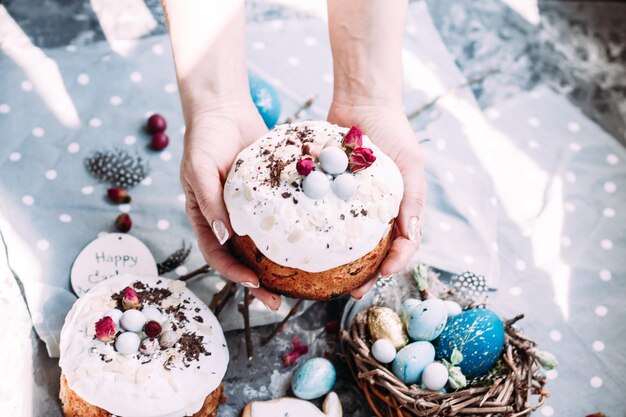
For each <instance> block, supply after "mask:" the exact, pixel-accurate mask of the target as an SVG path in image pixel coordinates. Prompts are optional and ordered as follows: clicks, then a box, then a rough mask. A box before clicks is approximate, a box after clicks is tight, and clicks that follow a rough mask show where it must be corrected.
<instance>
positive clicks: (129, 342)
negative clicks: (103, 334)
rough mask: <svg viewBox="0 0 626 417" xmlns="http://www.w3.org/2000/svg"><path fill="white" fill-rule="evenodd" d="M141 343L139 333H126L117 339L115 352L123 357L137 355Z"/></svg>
mask: <svg viewBox="0 0 626 417" xmlns="http://www.w3.org/2000/svg"><path fill="white" fill-rule="evenodd" d="M129 311H137V310H129ZM140 343H141V340H139V336H138V335H137V333H133V332H124V333H122V334H120V335H119V336H117V338H116V339H115V350H117V351H118V352H119V353H121V354H122V355H132V354H133V353H137V351H138V350H139V344H140Z"/></svg>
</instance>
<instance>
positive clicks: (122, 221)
mask: <svg viewBox="0 0 626 417" xmlns="http://www.w3.org/2000/svg"><path fill="white" fill-rule="evenodd" d="M115 227H116V228H117V230H119V231H120V232H122V233H126V232H128V231H129V230H130V228H131V227H133V221H132V220H131V219H130V216H129V215H128V214H126V213H122V214H120V215H119V216H117V219H115Z"/></svg>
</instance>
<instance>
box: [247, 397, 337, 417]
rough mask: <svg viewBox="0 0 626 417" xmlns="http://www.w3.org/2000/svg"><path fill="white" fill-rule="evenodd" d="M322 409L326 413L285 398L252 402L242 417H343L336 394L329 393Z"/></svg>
mask: <svg viewBox="0 0 626 417" xmlns="http://www.w3.org/2000/svg"><path fill="white" fill-rule="evenodd" d="M322 408H323V409H324V412H321V411H320V410H319V409H318V408H317V407H316V406H314V405H313V404H312V403H310V402H308V401H305V400H300V399H297V398H290V397H284V398H279V399H277V400H271V401H254V402H251V403H249V404H247V405H246V408H244V410H243V416H242V417H270V416H272V417H273V416H276V417H278V416H294V417H295V416H299V417H305V416H306V417H341V416H342V415H343V411H342V409H341V402H340V401H339V397H338V396H337V394H335V393H334V392H329V393H328V395H327V396H326V399H325V400H324V404H323V405H322Z"/></svg>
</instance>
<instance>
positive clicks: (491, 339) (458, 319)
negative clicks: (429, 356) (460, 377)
mask: <svg viewBox="0 0 626 417" xmlns="http://www.w3.org/2000/svg"><path fill="white" fill-rule="evenodd" d="M503 344H504V325H503V324H502V320H500V317H498V315H497V314H496V313H494V312H493V311H491V310H487V309H480V308H475V309H472V310H467V311H464V312H462V313H461V314H459V315H458V316H455V317H452V318H451V319H450V320H449V321H448V324H447V325H446V328H445V329H444V331H443V332H442V333H441V335H440V336H439V338H438V339H437V340H436V341H435V349H436V352H437V359H440V360H441V359H445V360H447V361H450V356H451V355H452V352H453V350H454V349H455V348H456V349H458V350H459V352H461V354H462V355H463V359H462V360H461V363H459V364H458V366H459V367H460V368H461V371H462V372H463V374H464V375H465V376H466V377H467V378H475V377H479V376H481V375H484V374H486V373H487V372H489V370H490V369H491V367H492V366H493V365H494V364H495V363H496V361H497V360H498V357H499V356H500V353H502V346H503Z"/></svg>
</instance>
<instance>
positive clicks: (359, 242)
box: [224, 121, 404, 272]
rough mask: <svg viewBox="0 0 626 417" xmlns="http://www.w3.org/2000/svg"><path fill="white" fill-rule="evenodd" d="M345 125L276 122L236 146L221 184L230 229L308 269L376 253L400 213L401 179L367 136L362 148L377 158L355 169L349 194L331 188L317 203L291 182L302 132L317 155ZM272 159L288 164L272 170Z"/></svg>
mask: <svg viewBox="0 0 626 417" xmlns="http://www.w3.org/2000/svg"><path fill="white" fill-rule="evenodd" d="M348 130H349V129H347V128H342V127H339V126H336V125H332V124H330V123H327V122H321V121H312V122H302V123H294V124H289V125H280V126H276V127H275V128H274V129H273V130H272V131H271V132H269V133H268V134H266V135H265V136H263V137H261V138H259V139H258V140H257V141H256V142H254V143H253V144H252V145H250V146H249V147H247V148H246V149H244V150H243V151H241V152H240V153H239V155H238V157H237V159H236V162H235V164H234V165H233V168H231V170H230V173H229V175H228V178H227V180H226V184H225V186H224V201H225V202H226V207H227V209H228V213H229V216H230V221H231V224H232V227H233V229H234V231H235V232H236V233H237V234H238V235H240V236H245V235H247V236H250V238H251V239H252V240H253V241H254V243H255V245H256V246H257V248H258V249H259V250H260V251H261V252H262V253H263V255H265V256H267V257H268V258H269V259H270V260H272V261H273V262H275V263H277V264H280V265H284V266H288V267H292V268H298V269H301V270H303V271H307V272H321V271H326V270H328V269H332V268H335V267H337V266H340V265H344V264H347V263H350V262H353V261H355V260H357V259H359V258H360V257H362V256H364V255H366V254H367V253H369V252H370V251H371V250H373V249H374V248H375V247H376V245H378V243H379V242H380V240H381V239H382V238H383V237H384V236H385V234H386V233H387V232H388V231H389V222H390V221H391V220H392V219H394V218H395V217H396V216H397V215H398V209H399V207H400V201H401V200H402V194H403V190H404V184H403V181H402V175H401V174H400V171H399V170H398V167H397V166H396V164H395V163H394V162H393V161H392V160H391V158H389V157H388V156H387V155H385V154H384V153H383V152H382V151H381V150H380V149H379V148H378V147H376V145H374V144H373V143H372V142H371V141H370V140H369V138H368V137H367V136H365V135H364V136H363V146H364V147H368V148H371V149H372V150H373V151H374V155H375V156H376V161H375V162H374V163H373V164H372V165H371V166H370V167H369V168H367V169H365V170H363V171H361V172H358V173H356V174H354V176H355V179H356V180H357V183H358V185H357V192H356V193H355V194H354V195H353V196H352V197H350V198H349V199H347V200H342V199H341V198H339V197H337V196H336V195H335V194H334V193H333V192H328V193H327V194H326V195H325V196H324V197H323V198H320V199H319V200H314V199H311V198H309V197H307V196H305V195H304V193H303V192H302V187H301V186H300V185H299V186H297V187H296V186H294V182H295V183H296V184H301V182H302V176H300V175H299V174H298V172H297V170H296V162H297V161H298V160H299V159H300V158H301V157H302V156H303V153H302V143H303V137H304V140H305V141H307V140H309V139H310V140H311V142H306V143H307V144H308V145H309V147H310V149H311V154H314V155H319V152H320V151H321V149H323V147H324V145H325V144H326V143H327V142H328V141H329V140H331V139H332V140H338V141H340V140H341V139H342V138H343V136H344V135H345V134H346V133H347V132H348ZM270 158H271V160H270ZM272 160H273V161H274V163H275V164H276V161H280V162H282V163H284V164H285V166H284V167H283V168H282V170H280V169H275V170H274V175H272V171H273V170H272V169H271V168H270V167H271V165H272ZM317 166H318V168H316V169H318V170H319V169H320V168H319V164H318V165H317ZM276 171H278V172H279V178H277V175H276ZM272 176H273V177H274V178H272ZM272 179H274V181H272ZM294 199H295V200H294ZM296 200H297V204H296V203H295V201H296Z"/></svg>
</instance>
